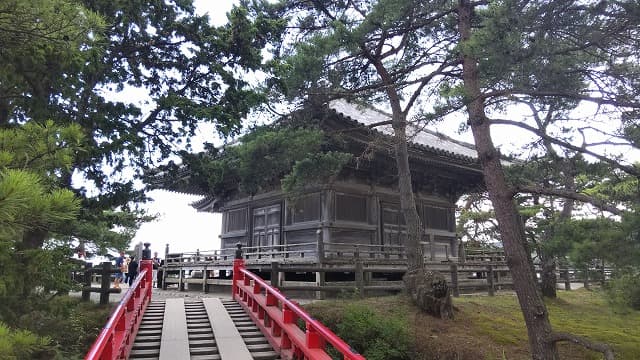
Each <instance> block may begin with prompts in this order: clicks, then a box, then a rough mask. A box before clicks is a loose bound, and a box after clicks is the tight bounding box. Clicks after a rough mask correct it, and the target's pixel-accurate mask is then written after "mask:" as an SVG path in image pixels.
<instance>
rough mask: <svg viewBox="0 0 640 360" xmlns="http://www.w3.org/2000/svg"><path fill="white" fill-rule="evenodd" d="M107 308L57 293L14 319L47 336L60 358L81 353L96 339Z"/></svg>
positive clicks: (107, 311)
mask: <svg viewBox="0 0 640 360" xmlns="http://www.w3.org/2000/svg"><path fill="white" fill-rule="evenodd" d="M34 305H36V304H35V303H34ZM110 310H111V309H110V308H109V307H105V306H100V305H96V304H93V303H85V302H82V301H80V299H79V298H72V297H68V296H59V297H55V298H53V299H52V300H49V301H47V302H45V303H38V304H37V307H34V308H33V309H31V311H29V312H27V313H25V314H24V315H22V316H21V317H20V318H19V319H18V320H17V321H16V322H17V324H18V326H20V327H21V328H24V329H28V330H29V331H31V332H33V333H35V334H38V335H39V336H44V337H47V338H48V339H50V342H51V343H52V345H55V347H56V349H57V352H58V356H60V357H61V358H64V359H68V358H76V357H81V356H83V355H84V354H85V353H86V351H87V349H88V348H89V346H91V344H92V343H93V341H95V339H96V337H97V335H98V333H99V332H100V330H101V329H102V327H103V326H104V324H105V322H106V320H107V319H108V317H109V313H110Z"/></svg>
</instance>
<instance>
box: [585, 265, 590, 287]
mask: <svg viewBox="0 0 640 360" xmlns="http://www.w3.org/2000/svg"><path fill="white" fill-rule="evenodd" d="M584 288H585V289H587V290H589V288H590V287H589V265H587V266H585V267H584Z"/></svg>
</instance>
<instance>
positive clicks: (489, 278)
mask: <svg viewBox="0 0 640 360" xmlns="http://www.w3.org/2000/svg"><path fill="white" fill-rule="evenodd" d="M487 285H489V296H494V295H495V294H496V288H495V284H494V281H493V265H487Z"/></svg>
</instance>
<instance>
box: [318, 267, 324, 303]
mask: <svg viewBox="0 0 640 360" xmlns="http://www.w3.org/2000/svg"><path fill="white" fill-rule="evenodd" d="M325 279H326V273H325V272H324V271H317V272H316V286H320V287H324V284H325ZM316 299H318V300H323V299H324V291H316Z"/></svg>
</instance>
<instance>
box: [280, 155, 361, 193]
mask: <svg viewBox="0 0 640 360" xmlns="http://www.w3.org/2000/svg"><path fill="white" fill-rule="evenodd" d="M352 157H353V156H352V155H351V154H346V153H342V152H335V151H330V152H327V153H316V154H311V155H310V156H309V157H307V158H305V159H303V160H299V161H296V163H295V165H293V169H292V170H291V172H290V173H289V174H287V175H286V176H285V177H284V178H283V179H282V189H283V190H284V191H285V192H287V193H291V194H295V193H300V192H301V191H302V190H303V189H304V188H305V187H306V186H309V185H313V184H322V183H326V182H328V181H329V180H330V178H331V177H332V176H335V175H337V174H338V173H340V170H342V168H343V167H344V166H345V165H346V164H347V163H348V162H349V161H350V160H351V158H352Z"/></svg>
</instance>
